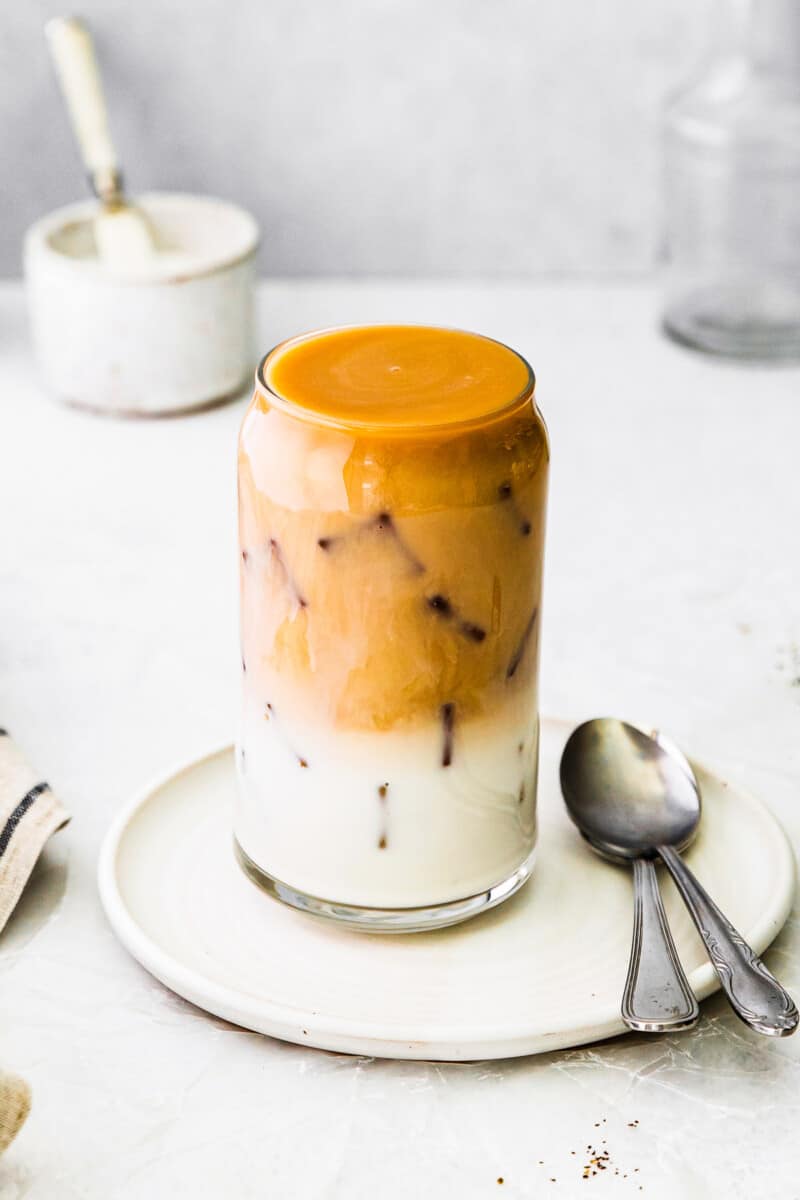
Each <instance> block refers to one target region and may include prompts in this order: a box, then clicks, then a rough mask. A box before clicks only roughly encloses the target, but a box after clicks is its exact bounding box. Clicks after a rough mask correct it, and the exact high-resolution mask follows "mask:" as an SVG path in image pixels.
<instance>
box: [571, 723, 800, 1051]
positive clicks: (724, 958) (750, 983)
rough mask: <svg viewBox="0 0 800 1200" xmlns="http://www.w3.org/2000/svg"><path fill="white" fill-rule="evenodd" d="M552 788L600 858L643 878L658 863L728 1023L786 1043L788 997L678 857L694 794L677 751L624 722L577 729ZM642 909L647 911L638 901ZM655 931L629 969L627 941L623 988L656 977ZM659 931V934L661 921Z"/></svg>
mask: <svg viewBox="0 0 800 1200" xmlns="http://www.w3.org/2000/svg"><path fill="white" fill-rule="evenodd" d="M561 787H562V791H563V793H564V798H565V800H566V802H567V808H568V810H569V813H570V816H571V817H572V819H573V821H574V822H575V824H576V825H577V826H578V828H579V829H580V831H581V833H582V834H583V836H584V837H585V838H586V839H587V841H588V842H589V843H590V844H591V845H592V847H593V848H594V849H595V850H597V851H598V852H599V853H600V854H603V855H604V856H606V857H608V858H611V859H612V861H615V862H620V861H621V862H631V861H634V863H636V862H637V861H642V860H644V861H650V862H651V869H652V860H653V859H654V858H655V857H656V856H659V857H660V858H661V860H662V861H663V863H664V865H665V866H666V868H667V870H668V871H669V872H670V874H671V875H672V878H673V879H674V881H675V884H676V886H677V888H678V891H679V892H680V895H681V896H682V898H683V900H684V903H685V904H686V907H687V908H688V909H689V912H690V913H691V916H692V919H693V921H694V923H695V925H696V926H697V930H698V932H699V934H700V936H701V938H702V939H703V942H704V943H705V946H706V949H707V951H708V955H709V958H710V959H711V962H712V964H713V966H714V969H715V970H716V972H717V975H718V976H719V979H720V983H721V984H722V987H723V989H724V990H725V993H726V995H727V997H728V999H729V1001H730V1003H731V1005H732V1006H733V1009H734V1012H735V1013H736V1014H737V1016H739V1017H741V1019H742V1020H743V1021H744V1022H745V1024H747V1025H749V1026H750V1027H751V1028H752V1029H755V1030H756V1031H757V1032H758V1033H763V1034H767V1035H768V1036H773V1037H786V1036H787V1035H789V1034H791V1033H794V1031H795V1029H796V1028H797V1024H798V1012H797V1008H796V1006H795V1003H794V1001H793V1000H792V998H791V996H790V995H789V994H788V992H786V991H785V990H784V989H783V988H782V987H781V985H780V984H779V983H778V981H777V980H776V979H775V978H774V977H773V976H772V975H771V974H770V972H769V971H768V970H767V968H766V967H765V966H764V964H763V963H762V962H761V960H760V959H759V958H758V957H757V956H756V954H755V953H754V951H753V950H752V949H751V948H750V946H748V945H747V943H746V942H745V941H744V939H743V938H742V936H741V934H739V933H737V931H736V930H735V929H734V927H733V926H732V925H731V924H730V922H729V921H728V920H727V918H726V917H724V916H723V914H722V913H721V912H720V910H719V909H718V908H717V906H716V905H715V904H714V902H713V900H712V899H711V898H710V896H709V895H708V894H707V892H706V891H705V890H704V889H703V888H702V887H701V886H700V884H699V883H698V882H697V880H696V879H695V877H694V875H693V874H692V873H691V871H690V870H689V868H688V867H687V866H686V864H685V863H684V862H683V860H682V859H681V857H680V854H679V851H680V850H682V849H684V848H685V847H686V846H687V845H688V844H689V842H690V841H691V840H692V838H693V837H694V835H695V833H696V831H697V827H698V824H699V822H700V791H699V788H698V786H697V780H696V779H695V776H694V772H693V770H692V768H691V766H690V765H689V763H688V762H687V760H686V759H685V758H684V756H683V755H682V754H681V752H680V751H679V750H678V748H677V747H676V746H674V745H673V744H672V743H671V742H670V741H669V740H668V739H667V738H665V737H664V736H663V735H662V734H660V733H658V732H655V731H654V732H653V733H652V734H648V733H645V732H644V730H641V729H637V728H636V727H635V726H633V725H628V724H626V723H625V722H624V721H616V720H613V719H611V718H601V719H598V720H594V721H587V722H586V723H585V724H584V725H580V726H579V727H578V728H577V729H576V730H575V731H574V732H573V734H572V735H571V737H570V739H569V741H568V742H567V745H566V747H565V749H564V754H563V756H562V759H561ZM648 890H649V889H648ZM649 899H651V900H652V896H650V897H649ZM643 903H647V893H645V899H644V901H643ZM662 914H663V910H662ZM658 926H659V921H658V919H656V921H655V922H654V921H653V919H652V918H651V919H650V920H649V921H645V922H643V929H644V932H645V934H652V933H653V932H654V930H656V938H655V941H654V942H651V947H652V949H651V951H648V953H647V954H646V955H644V954H642V955H641V965H640V966H638V967H637V966H636V964H635V963H634V961H633V960H634V958H635V956H636V954H637V953H638V952H639V951H637V944H636V936H635V935H634V944H633V947H632V962H631V973H629V980H630V978H631V974H633V975H635V976H636V978H640V979H642V980H644V979H645V978H647V980H649V979H650V975H649V971H650V969H651V965H652V963H659V969H660V965H661V964H660V957H661V953H662V951H661V949H660V948H659V940H658V936H657V927H658ZM662 928H663V930H665V929H666V920H664V924H663V927H662ZM664 941H665V944H666V946H667V951H669V949H670V948H671V950H672V955H674V946H672V944H671V939H669V941H667V940H666V939H665V940H664ZM639 950H641V947H640V948H639ZM667 959H669V966H670V967H672V968H674V966H675V964H676V963H677V958H672V956H671V955H669V953H668V954H667ZM664 961H665V962H666V959H665V960H664ZM667 969H668V970H669V967H668V968H667ZM645 973H647V974H645ZM665 978H666V977H665ZM680 980H683V981H684V983H685V977H684V976H683V972H682V971H681V972H680V976H678V977H674V978H673V979H672V980H671V981H670V988H672V987H677V994H678V995H680V994H681V991H682V989H681V987H680V985H679V981H680ZM687 987H688V985H687ZM643 994H644V995H646V994H648V988H647V986H645V987H644V988H642V987H640V986H637V987H636V988H635V990H634V998H635V999H639V998H640V997H641V996H642V995H643ZM668 1027H670V1026H668ZM637 1028H638V1026H637ZM671 1028H675V1026H671Z"/></svg>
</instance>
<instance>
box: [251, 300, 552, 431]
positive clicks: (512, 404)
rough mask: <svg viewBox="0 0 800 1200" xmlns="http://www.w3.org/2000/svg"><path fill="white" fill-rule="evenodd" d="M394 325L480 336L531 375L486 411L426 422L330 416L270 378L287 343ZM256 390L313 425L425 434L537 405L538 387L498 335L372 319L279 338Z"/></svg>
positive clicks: (481, 423) (475, 425)
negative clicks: (283, 390)
mask: <svg viewBox="0 0 800 1200" xmlns="http://www.w3.org/2000/svg"><path fill="white" fill-rule="evenodd" d="M395 325H399V326H400V327H401V328H404V329H436V330H441V331H442V332H445V333H460V334H466V335H467V336H470V337H476V338H481V339H482V340H483V341H486V342H493V343H494V344H495V345H496V346H502V347H503V349H504V350H508V351H509V353H510V354H513V355H514V357H515V358H518V359H519V360H520V362H521V363H522V364H523V365H524V367H525V369H526V371H527V373H528V378H527V379H526V381H525V386H524V387H523V389H522V391H520V392H518V393H516V395H514V396H513V397H512V398H511V399H509V400H507V401H503V402H502V403H501V404H500V405H498V406H497V407H495V408H490V409H489V410H488V411H487V412H486V413H482V414H481V415H480V416H476V417H467V418H458V417H456V418H454V419H453V420H449V421H440V422H438V423H434V424H426V425H397V424H392V423H391V422H386V421H380V420H342V419H341V418H338V417H333V416H329V415H328V414H326V413H321V412H319V411H318V410H317V409H314V408H305V407H303V405H301V404H297V403H296V402H295V401H293V400H288V399H287V398H286V397H285V396H282V395H281V394H280V392H277V391H275V390H274V389H273V388H272V387H271V386H270V384H269V383H268V382H267V368H268V365H269V362H270V360H271V359H272V357H273V356H274V355H276V354H277V353H278V351H283V350H286V349H288V347H290V346H293V345H297V344H298V343H299V342H305V341H310V340H311V339H312V338H316V337H321V336H323V335H324V334H329V333H340V332H342V331H345V330H349V329H388V328H392V327H394V326H395ZM255 383H256V392H264V393H265V394H266V395H267V396H268V397H269V398H270V401H271V402H272V401H274V407H276V408H278V409H280V410H281V411H282V412H285V413H287V414H288V415H290V416H293V417H296V418H297V419H298V420H301V421H306V422H308V423H309V424H310V425H321V426H324V427H325V428H328V429H338V430H342V431H345V432H351V433H361V434H364V433H377V434H381V435H382V436H385V437H388V436H393V437H424V436H426V435H429V434H437V433H444V432H446V431H448V430H453V431H460V430H468V429H480V428H483V427H485V426H487V425H492V424H494V423H495V422H496V421H498V420H500V419H502V418H503V417H508V416H511V415H512V414H513V413H514V412H515V411H516V410H517V409H520V408H522V407H524V405H525V404H526V403H527V402H528V401H529V400H530V401H532V402H533V404H534V407H535V403H536V402H535V399H534V396H535V391H536V375H535V373H534V370H533V367H532V366H531V364H530V363H529V362H528V360H527V358H525V356H524V355H522V354H520V352H519V351H518V350H515V349H514V348H513V346H509V345H508V344H507V343H506V342H502V341H500V339H499V338H493V337H489V335H488V334H485V333H476V332H475V331H474V330H469V329H461V328H459V327H458V326H455V325H425V324H421V323H419V322H413V321H410V322H389V321H373V322H360V321H357V322H354V323H353V324H348V325H326V326H323V327H322V328H319V329H311V330H308V331H307V332H305V333H296V334H293V335H292V336H291V337H288V338H283V339H282V340H281V341H280V342H277V343H276V344H275V345H274V346H273V347H272V349H271V350H268V351H267V353H266V354H265V355H264V356H263V358H262V359H261V360H260V362H259V364H258V366H257V368H256V374H255Z"/></svg>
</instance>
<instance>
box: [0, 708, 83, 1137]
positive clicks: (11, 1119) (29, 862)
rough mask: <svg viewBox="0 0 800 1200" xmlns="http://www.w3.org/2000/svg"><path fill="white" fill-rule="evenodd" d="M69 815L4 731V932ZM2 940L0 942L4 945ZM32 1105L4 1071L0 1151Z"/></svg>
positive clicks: (0, 793) (26, 1091)
mask: <svg viewBox="0 0 800 1200" xmlns="http://www.w3.org/2000/svg"><path fill="white" fill-rule="evenodd" d="M68 820H69V813H68V812H67V810H66V809H65V808H64V807H63V805H62V804H61V801H60V800H58V799H57V797H56V796H54V795H53V793H52V792H51V791H50V787H49V785H48V784H46V783H44V782H43V781H42V780H41V779H40V778H39V776H38V775H37V774H36V772H35V771H34V770H33V768H32V767H31V766H30V765H29V764H28V763H27V762H26V760H25V758H24V757H23V756H22V754H21V753H20V751H19V750H18V749H17V747H16V746H15V745H14V743H13V742H12V740H11V738H10V737H9V736H8V733H7V732H6V730H5V729H0V930H2V929H3V927H4V926H5V923H6V921H7V920H8V918H9V917H10V916H11V913H12V911H13V909H14V906H15V904H16V903H17V901H18V900H19V898H20V896H21V895H22V890H23V888H24V887H25V884H26V883H27V882H28V879H29V877H30V873H31V871H32V870H33V868H34V866H35V865H36V860H37V859H38V857H39V855H40V854H41V852H42V849H43V847H44V844H45V842H46V841H47V839H48V838H49V837H50V835H51V834H53V833H55V832H56V830H57V829H61V827H62V826H63V825H66V823H67V821H68ZM1 948H2V943H0V949H1ZM30 1106H31V1090H30V1087H29V1086H28V1084H27V1083H26V1082H25V1080H24V1079H20V1078H19V1076H18V1075H11V1074H9V1073H8V1072H6V1071H0V1154H2V1153H3V1151H4V1150H5V1149H6V1147H7V1146H8V1145H9V1144H10V1143H11V1142H12V1141H13V1140H14V1138H15V1137H16V1135H17V1133H18V1132H19V1130H20V1129H21V1127H22V1125H23V1124H24V1122H25V1118H26V1117H27V1115H28V1112H29V1110H30Z"/></svg>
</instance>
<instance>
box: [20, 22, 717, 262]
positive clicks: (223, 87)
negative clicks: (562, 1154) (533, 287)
mask: <svg viewBox="0 0 800 1200" xmlns="http://www.w3.org/2000/svg"><path fill="white" fill-rule="evenodd" d="M712 3H713V0H649V2H648V3H647V4H642V3H640V2H637V0H613V3H607V4H592V3H588V2H587V0H535V2H531V0H498V2H497V3H495V4H485V3H484V4H478V3H474V2H473V3H468V2H467V0H381V2H380V3H376V0H337V3H335V4H331V3H326V2H325V0H306V2H305V3H302V4H298V3H297V2H296V0H270V3H269V4H268V5H265V4H263V3H259V0H237V2H236V3H234V4H230V3H223V0H169V3H168V4H163V3H159V2H158V0H140V3H138V4H137V5H136V6H135V8H132V7H131V5H130V4H129V3H128V0H82V3H81V5H80V12H81V15H82V16H84V17H86V18H87V19H88V21H89V22H90V24H91V27H92V29H93V30H94V32H95V35H96V39H97V46H98V55H99V58H100V65H101V70H102V72H103V76H104V82H105V85H106V91H107V94H108V100H109V106H110V116H111V129H112V133H113V135H114V139H115V142H116V144H117V148H118V150H119V153H120V156H121V161H122V164H123V167H124V169H125V174H126V179H127V181H128V184H129V186H130V188H131V190H132V191H133V192H134V193H135V192H141V191H145V190H160V189H174V190H181V191H199V192H211V193H213V194H215V195H221V196H225V197H227V198H228V199H231V200H235V201H237V202H239V203H241V204H244V205H245V207H247V208H250V209H251V210H252V211H253V212H254V213H255V215H256V217H257V218H258V220H259V221H260V222H261V224H262V226H263V229H264V244H263V251H262V259H261V265H262V267H263V268H264V269H265V270H267V271H269V272H270V273H272V274H276V273H277V274H283V275H293V274H306V275H308V274H310V275H324V274H331V273H334V274H335V273H338V274H342V275H347V274H362V273H363V274H373V275H374V274H379V273H381V272H385V273H395V272H396V273H398V274H401V275H408V274H413V273H414V272H424V273H428V274H431V275H437V274H441V275H473V274H488V275H504V276H526V275H530V274H531V273H537V272H542V271H558V270H568V271H578V272H585V271H591V270H605V271H613V272H619V271H620V270H625V271H631V270H641V269H642V268H647V267H649V266H650V265H651V263H652V261H653V256H654V254H655V252H656V250H657V247H658V240H659V236H658V212H657V209H658V178H659V170H658V160H659V155H658V141H657V131H658V117H659V112H660V108H661V105H662V102H663V99H664V97H665V95H666V94H667V93H668V92H669V91H670V90H672V89H673V88H675V87H676V86H677V85H678V84H679V82H681V80H682V79H683V78H684V77H685V76H686V75H687V73H688V72H690V71H691V70H692V68H693V67H694V65H695V63H696V60H697V57H698V51H699V50H700V48H701V47H702V46H704V45H705V43H706V40H707V38H708V37H709V36H710V34H711V28H710V22H709V14H710V13H711V11H712ZM717 3H718V4H719V5H720V7H721V9H722V11H723V12H724V15H725V19H724V21H719V22H717V23H716V25H715V26H714V29H715V31H717V32H718V30H719V28H720V27H721V26H722V27H725V28H727V27H728V26H729V24H730V14H731V11H732V9H733V8H734V7H735V6H736V4H737V3H740V0H717ZM6 7H7V9H8V12H7V13H6V14H5V21H4V27H3V39H2V42H0V127H1V128H2V129H3V162H4V166H5V170H4V172H3V197H2V205H3V220H2V221H0V274H10V273H13V272H14V271H15V270H16V269H17V259H18V253H19V251H18V246H19V239H20V237H21V235H22V231H23V229H24V228H25V225H26V224H28V223H29V222H31V221H33V220H34V219H35V218H36V217H39V216H41V215H42V213H44V212H46V211H47V210H48V209H51V208H55V207H57V206H58V205H61V204H66V203H67V202H68V201H70V200H73V199H77V198H79V197H80V196H81V194H82V192H83V188H84V183H83V171H82V168H81V166H80V164H79V161H78V155H77V151H76V150H75V147H74V144H73V138H72V133H71V131H70V130H69V128H68V125H67V118H66V113H65V111H64V109H63V103H62V101H61V99H60V97H59V95H58V92H57V89H56V84H55V79H54V75H53V70H52V67H51V65H50V63H49V61H48V57H47V53H46V50H45V43H44V36H43V33H42V26H43V23H44V20H45V19H46V17H49V16H54V15H60V14H62V13H63V11H64V5H63V0H29V2H28V3H26V4H11V5H7V6H6Z"/></svg>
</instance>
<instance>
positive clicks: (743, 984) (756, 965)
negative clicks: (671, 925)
mask: <svg viewBox="0 0 800 1200" xmlns="http://www.w3.org/2000/svg"><path fill="white" fill-rule="evenodd" d="M658 853H659V854H660V855H661V858H662V860H663V862H664V865H665V866H666V868H667V870H668V871H669V872H670V874H671V875H672V878H673V879H674V880H675V884H676V886H677V888H678V891H679V892H680V894H681V896H682V897H683V900H684V903H685V904H686V907H687V908H688V909H689V912H690V913H691V915H692V920H693V921H694V923H695V925H696V926H697V930H698V933H699V934H700V937H701V938H702V939H703V941H704V942H705V946H706V950H707V951H708V956H709V958H710V959H711V962H712V964H713V966H714V969H715V971H716V972H717V975H719V980H720V983H721V984H722V986H723V988H724V990H725V994H726V995H727V997H728V999H729V1000H730V1002H731V1005H732V1006H733V1010H734V1012H735V1013H736V1015H737V1016H739V1017H741V1019H742V1020H743V1021H744V1023H745V1024H746V1025H749V1026H750V1028H751V1029H755V1031H756V1032H757V1033H763V1034H766V1035H767V1036H768V1037H788V1036H789V1034H791V1033H794V1031H795V1029H796V1028H797V1022H798V1013H797V1007H796V1005H795V1003H794V1000H792V997H791V996H790V995H789V993H788V992H787V991H786V990H785V989H784V988H783V987H781V985H780V984H779V983H778V981H777V979H775V978H774V976H773V975H771V974H770V972H769V971H768V970H767V968H766V967H765V966H764V964H763V963H762V961H761V959H760V958H758V956H757V955H756V953H755V951H754V950H753V949H752V948H751V947H750V946H748V944H747V942H746V941H745V940H744V938H743V937H742V935H741V934H740V933H737V931H736V930H735V929H734V927H733V926H732V925H731V923H730V921H729V920H728V919H727V918H726V917H724V916H723V914H722V913H721V912H720V910H719V909H718V908H717V906H716V904H715V903H714V901H713V900H712V899H711V897H710V896H709V895H708V893H707V892H706V891H705V889H704V888H702V887H701V886H700V884H699V883H698V882H697V880H696V879H695V877H694V875H693V874H692V872H691V871H690V870H689V868H688V867H687V866H686V863H685V862H684V861H683V859H682V858H681V857H680V855H679V854H677V853H676V851H675V850H673V849H672V847H671V846H659V847H658Z"/></svg>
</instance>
